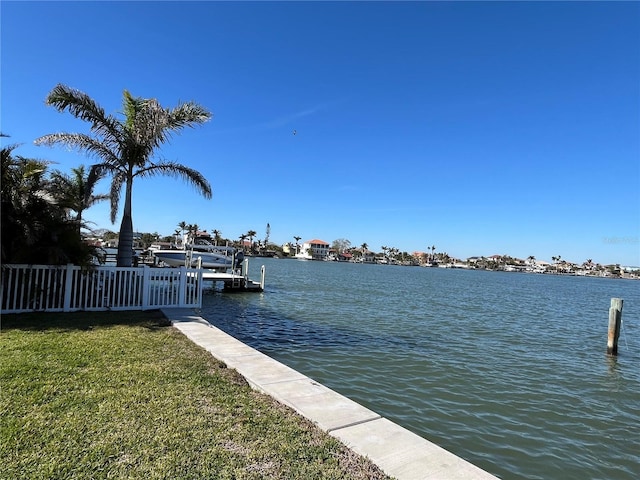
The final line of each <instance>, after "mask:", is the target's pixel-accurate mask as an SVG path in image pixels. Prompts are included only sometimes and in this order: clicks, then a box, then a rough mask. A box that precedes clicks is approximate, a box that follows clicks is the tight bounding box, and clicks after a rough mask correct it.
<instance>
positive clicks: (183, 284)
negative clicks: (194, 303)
mask: <svg viewBox="0 0 640 480" xmlns="http://www.w3.org/2000/svg"><path fill="white" fill-rule="evenodd" d="M179 268H180V281H179V283H178V304H179V305H180V306H181V307H184V305H185V303H186V300H187V267H185V266H181V267H179Z"/></svg>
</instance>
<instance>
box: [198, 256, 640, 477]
mask: <svg viewBox="0 0 640 480" xmlns="http://www.w3.org/2000/svg"><path fill="white" fill-rule="evenodd" d="M262 263H264V264H265V265H266V266H267V284H266V291H265V292H264V293H262V294H240V295H239V294H224V293H215V294H213V295H209V296H207V297H206V298H205V304H204V305H203V309H202V314H203V316H204V317H205V318H207V319H208V320H209V321H210V322H212V323H213V324H215V325H217V326H218V327H220V328H222V329H223V330H225V331H227V332H229V333H230V334H231V335H233V336H235V337H237V338H239V339H241V340H242V341H244V342H246V343H247V344H250V345H252V346H253V347H255V348H257V349H259V350H261V351H263V352H265V353H266V354H268V355H270V356H272V357H274V358H276V359H277V360H279V361H281V362H283V363H285V364H288V365H290V366H292V367H293V368H295V369H297V370H299V371H301V372H303V373H305V374H306V375H309V376H310V377H312V378H314V379H316V380H317V381H320V382H322V383H324V384H325V385H327V386H329V387H330V388H333V389H335V390H337V391H339V392H341V393H343V394H344V395H347V396H348V397H350V398H353V399H354V400H356V401H358V402H360V403H362V404H364V405H366V406H368V407H369V408H371V409H373V410H375V411H376V412H378V413H380V414H381V415H384V416H386V417H388V418H390V419H391V420H393V421H395V422H397V423H399V424H401V425H403V426H405V427H406V428H409V429H410V430H413V431H415V432H416V433H418V434H419V435H421V436H423V437H425V438H428V439H429V440H431V441H433V442H435V443H437V444H439V445H441V446H443V447H444V448H446V449H448V450H450V451H452V452H454V453H456V454H457V455H459V456H461V457H463V458H466V459H468V460H470V461H471V462H473V463H475V464H477V465H478V466H480V467H482V468H484V469H485V470H487V471H490V472H491V473H494V474H496V475H498V476H500V477H502V478H505V479H507V478H527V479H531V478H541V479H549V478H562V479H570V478H575V479H585V478H616V479H627V478H628V479H631V478H635V476H634V474H635V472H637V471H639V470H640V462H639V460H638V452H640V426H639V425H640V368H639V366H638V365H639V362H640V340H639V335H638V332H639V329H638V319H639V318H640V315H639V314H638V312H639V310H638V307H639V305H640V293H639V292H640V289H639V288H638V287H639V286H640V284H638V283H637V282H632V281H622V280H611V279H592V278H575V277H556V276H544V275H542V276H541V275H529V274H509V273H497V272H479V271H478V272H476V271H471V272H470V271H456V270H444V269H424V268H417V267H416V268H409V267H392V266H376V265H354V264H336V263H325V262H297V261H292V260H264V262H260V263H257V262H255V260H254V264H253V265H252V268H253V269H254V270H255V271H256V273H253V276H257V270H259V268H260V265H261V264H262ZM611 297H622V298H624V299H625V304H624V311H623V317H624V319H625V329H626V335H627V343H628V347H627V346H624V347H622V344H621V348H620V349H619V353H620V355H619V357H617V358H616V357H608V356H606V354H605V352H606V335H607V323H608V308H609V302H610V298H611Z"/></svg>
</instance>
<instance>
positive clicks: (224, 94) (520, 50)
mask: <svg viewBox="0 0 640 480" xmlns="http://www.w3.org/2000/svg"><path fill="white" fill-rule="evenodd" d="M0 8H1V14H2V19H1V21H2V24H1V28H2V33H1V41H2V47H1V48H2V50H1V54H2V57H1V62H2V64H1V75H2V77H1V80H2V84H1V95H2V98H1V122H2V123H1V129H2V132H3V133H5V134H9V135H11V138H10V139H4V140H5V141H4V142H3V145H4V144H7V143H23V145H22V146H21V147H20V148H19V149H17V150H16V151H15V153H16V154H20V155H23V156H26V157H35V158H40V159H48V160H53V161H55V162H57V164H56V165H55V166H54V167H55V168H58V169H60V170H62V171H69V170H70V169H71V168H72V167H76V166H78V165H80V164H82V163H83V164H86V165H89V164H90V163H91V162H92V160H91V159H88V158H86V157H82V156H80V155H78V154H77V153H75V152H69V151H66V150H65V149H64V148H62V147H54V148H47V147H36V146H34V145H33V140H34V139H35V138H37V137H39V136H41V135H44V134H47V133H54V132H61V131H68V132H78V131H86V127H87V125H85V124H84V123H83V122H82V121H80V120H76V119H74V118H73V117H72V116H71V115H70V114H68V113H57V112H56V111H55V110H54V109H53V108H51V107H47V106H45V104H44V99H45V97H46V95H47V94H48V92H49V91H50V90H51V89H52V88H53V87H54V86H55V85H56V84H57V83H64V84H66V85H69V86H71V87H74V88H77V89H79V90H82V91H84V92H86V93H88V94H89V95H90V96H92V97H93V98H94V99H95V100H96V101H98V103H100V104H101V105H102V106H103V107H104V108H105V109H106V110H107V112H111V113H117V112H119V111H120V109H121V101H122V92H123V90H124V89H128V90H129V91H130V92H131V93H132V94H133V95H135V96H141V97H155V98H157V99H158V100H159V101H160V102H161V103H162V104H163V105H165V106H167V107H170V106H175V105H177V104H178V102H179V101H186V100H193V101H196V102H198V103H200V104H201V105H203V106H205V107H206V108H208V109H209V110H210V111H211V112H212V113H213V114H214V117H213V119H212V121H211V122H208V123H207V124H205V125H204V126H201V127H197V128H195V129H187V130H185V131H184V132H183V133H182V134H179V135H177V136H175V137H174V139H173V140H172V142H171V144H170V145H169V146H167V147H166V148H164V149H163V150H161V154H162V156H163V157H165V158H167V159H171V160H175V161H178V162H180V163H183V164H186V165H189V166H190V167H193V168H196V169H197V170H199V171H201V172H202V173H203V174H204V175H205V176H206V178H207V179H208V180H209V181H210V183H211V185H212V187H213V191H214V194H213V199H211V200H205V199H203V198H202V197H199V196H198V194H196V192H195V191H194V190H193V188H192V187H190V186H189V185H187V184H185V183H182V182H181V181H179V180H175V179H171V178H155V179H143V180H138V181H136V182H135V183H134V201H133V219H134V229H135V230H137V231H140V232H158V233H160V234H162V235H168V234H172V233H173V231H174V230H175V228H176V226H177V224H178V223H179V222H180V221H185V222H187V223H196V224H198V225H199V226H200V227H201V228H203V229H206V230H208V231H211V230H213V229H218V230H221V232H222V234H223V236H225V237H228V238H238V237H239V236H240V235H241V234H243V233H245V232H247V231H248V230H255V231H257V232H258V238H263V237H264V234H265V228H266V224H267V222H268V223H270V224H271V240H272V241H274V242H276V243H280V244H281V243H284V242H289V241H294V240H293V237H294V236H300V237H302V238H303V239H304V240H307V239H313V238H319V239H323V240H326V241H328V242H332V241H333V240H335V239H338V238H346V239H348V240H350V241H351V243H352V245H354V246H359V245H361V244H362V243H367V244H368V245H369V247H370V249H372V250H374V251H380V247H381V246H383V245H385V246H389V247H397V248H399V249H400V250H401V251H408V252H413V251H416V250H418V251H425V250H426V247H427V246H432V245H435V246H436V252H447V253H449V254H450V255H451V256H454V257H458V258H466V257H468V256H474V255H478V256H480V255H484V256H489V255H493V254H509V255H512V256H515V257H520V258H526V257H527V256H529V255H534V256H535V257H536V258H537V259H540V260H550V259H551V257H552V256H558V255H560V256H561V257H562V258H563V259H566V260H569V261H574V262H578V263H581V262H583V261H585V260H586V259H588V258H591V259H593V261H594V262H599V263H621V264H623V265H640V258H639V257H640V239H639V236H640V3H638V2H620V3H616V2H566V3H560V2H558V3H556V2H532V3H528V2H527V3H524V2H513V3H511V2H470V3H464V2H407V3H398V2H353V3H351V2H350V3H345V2H331V3H325V2H264V3H263V2H260V3H245V2H194V3H186V2H180V3H172V2H139V3H130V2H104V3H101V2H76V3H71V2H69V3H65V2H42V3H40V2H11V1H3V2H2V4H1V7H0ZM294 130H295V131H296V132H297V134H296V135H294V134H293V131H294ZM98 190H99V191H100V192H107V191H108V182H105V183H104V184H100V186H99V188H98ZM86 217H87V219H88V220H91V221H93V222H95V224H96V227H102V228H110V229H112V230H114V231H117V230H118V228H119V222H120V218H118V220H117V221H116V224H115V225H112V224H111V223H110V222H109V220H108V205H107V204H103V205H101V206H96V207H94V208H92V209H90V210H89V211H87V212H86Z"/></svg>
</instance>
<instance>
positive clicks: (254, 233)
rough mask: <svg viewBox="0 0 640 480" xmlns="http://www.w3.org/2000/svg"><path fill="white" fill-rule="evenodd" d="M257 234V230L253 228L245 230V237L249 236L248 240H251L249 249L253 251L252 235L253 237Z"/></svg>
mask: <svg viewBox="0 0 640 480" xmlns="http://www.w3.org/2000/svg"><path fill="white" fill-rule="evenodd" d="M257 234H258V232H256V231H255V230H249V231H248V232H247V237H249V242H251V243H250V245H249V250H250V251H253V237H255V236H256V235H257Z"/></svg>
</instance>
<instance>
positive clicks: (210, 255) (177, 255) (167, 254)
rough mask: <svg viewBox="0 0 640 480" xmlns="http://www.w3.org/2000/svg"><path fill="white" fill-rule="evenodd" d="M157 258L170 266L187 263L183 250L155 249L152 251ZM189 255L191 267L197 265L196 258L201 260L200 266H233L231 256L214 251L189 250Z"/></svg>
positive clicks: (216, 267) (220, 267)
mask: <svg viewBox="0 0 640 480" xmlns="http://www.w3.org/2000/svg"><path fill="white" fill-rule="evenodd" d="M153 254H154V255H155V257H156V258H158V260H161V261H162V262H164V263H166V264H167V265H169V266H170V267H183V266H185V265H187V252H185V251H184V250H156V251H155V252H153ZM189 254H190V255H191V262H190V265H189V266H191V267H195V266H196V265H198V260H199V259H201V260H202V268H209V269H222V268H225V269H226V268H232V267H233V259H234V258H233V256H232V255H223V254H219V253H214V252H193V253H191V252H189Z"/></svg>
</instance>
